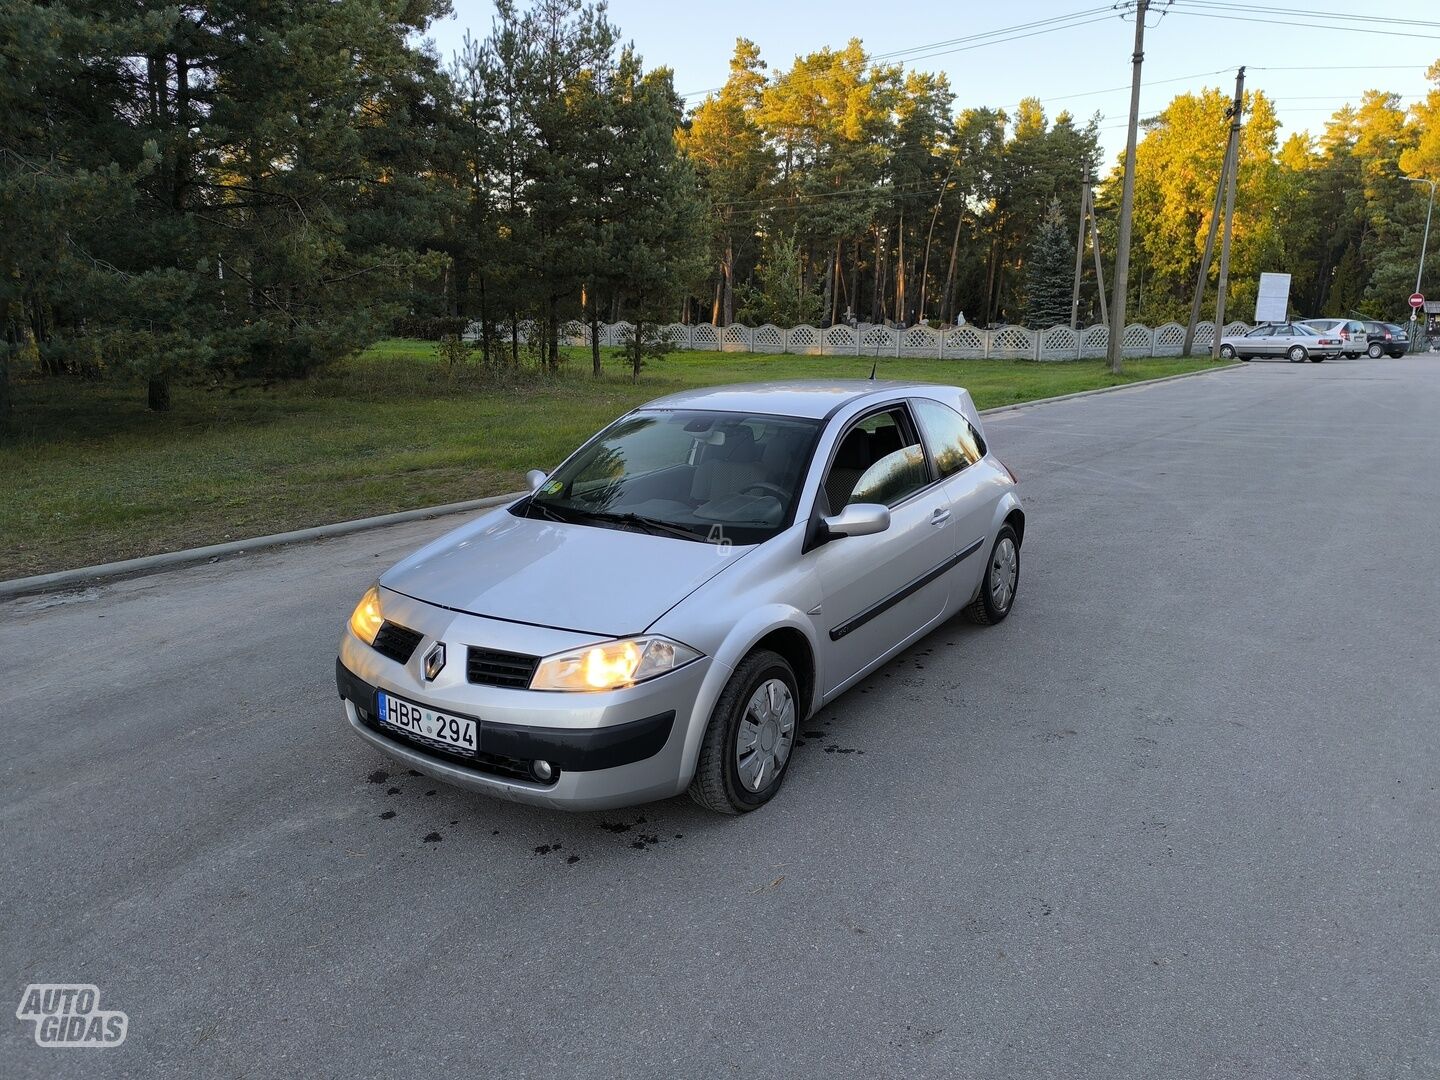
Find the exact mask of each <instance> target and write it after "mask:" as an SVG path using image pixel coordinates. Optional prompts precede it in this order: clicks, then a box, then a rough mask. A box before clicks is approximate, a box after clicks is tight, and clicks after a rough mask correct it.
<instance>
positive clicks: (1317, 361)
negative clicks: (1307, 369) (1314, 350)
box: [1310, 356, 1325, 364]
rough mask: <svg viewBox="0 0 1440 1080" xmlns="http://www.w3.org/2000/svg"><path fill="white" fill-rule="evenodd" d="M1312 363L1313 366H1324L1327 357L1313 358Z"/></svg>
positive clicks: (1311, 358)
mask: <svg viewBox="0 0 1440 1080" xmlns="http://www.w3.org/2000/svg"><path fill="white" fill-rule="evenodd" d="M1310 362H1311V363H1312V364H1323V363H1324V362H1325V357H1323V356H1312V357H1310Z"/></svg>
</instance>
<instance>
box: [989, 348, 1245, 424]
mask: <svg viewBox="0 0 1440 1080" xmlns="http://www.w3.org/2000/svg"><path fill="white" fill-rule="evenodd" d="M1245 366H1246V365H1245V364H1243V363H1241V362H1240V361H1238V360H1237V361H1235V362H1234V363H1230V364H1217V365H1215V366H1214V367H1208V368H1201V369H1200V370H1199V371H1182V372H1181V373H1180V374H1179V375H1162V376H1160V378H1158V379H1141V380H1140V381H1139V382H1128V383H1121V384H1120V385H1119V386H1101V387H1098V388H1097V389H1094V390H1077V391H1075V393H1073V394H1057V395H1056V396H1055V397H1047V398H1036V399H1035V400H1034V401H1017V402H1016V403H1015V404H1014V405H997V406H995V408H993V409H981V410H980V415H981V416H998V415H1000V414H1001V413H1012V412H1019V411H1020V410H1021V409H1034V408H1037V407H1039V406H1041V405H1055V404H1057V403H1059V402H1061V401H1075V400H1076V399H1078V398H1087V397H1094V396H1095V395H1097V394H1114V393H1118V392H1119V391H1121V390H1143V389H1145V387H1147V386H1159V385H1160V384H1161V383H1167V382H1175V380H1177V379H1193V378H1195V376H1197V375H1214V374H1216V373H1217V372H1221V371H1239V370H1240V369H1241V368H1243V367H1245Z"/></svg>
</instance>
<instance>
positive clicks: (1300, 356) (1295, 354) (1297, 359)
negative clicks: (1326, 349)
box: [1286, 345, 1306, 364]
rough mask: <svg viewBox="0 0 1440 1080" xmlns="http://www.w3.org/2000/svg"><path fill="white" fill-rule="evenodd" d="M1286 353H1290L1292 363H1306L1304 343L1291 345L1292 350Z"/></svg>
mask: <svg viewBox="0 0 1440 1080" xmlns="http://www.w3.org/2000/svg"><path fill="white" fill-rule="evenodd" d="M1286 355H1288V356H1289V357H1290V363H1292V364H1303V363H1305V356H1306V353H1305V346H1304V345H1292V346H1290V352H1289V353H1287V354H1286Z"/></svg>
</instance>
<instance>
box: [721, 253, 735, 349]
mask: <svg viewBox="0 0 1440 1080" xmlns="http://www.w3.org/2000/svg"><path fill="white" fill-rule="evenodd" d="M720 272H721V274H723V275H724V282H723V286H724V308H723V314H724V316H725V322H724V324H723V325H725V326H729V325H730V324H731V323H732V322H734V321H735V245H734V243H732V241H731V239H730V236H729V234H728V233H727V234H726V236H725V261H724V262H723V263H722V264H721V266H720Z"/></svg>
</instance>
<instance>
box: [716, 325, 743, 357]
mask: <svg viewBox="0 0 1440 1080" xmlns="http://www.w3.org/2000/svg"><path fill="white" fill-rule="evenodd" d="M720 348H721V349H723V350H724V351H725V352H749V351H750V328H749V327H748V326H745V325H743V324H741V323H738V322H736V323H731V324H730V325H729V326H727V327H725V329H724V330H722V331H721V332H720Z"/></svg>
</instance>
